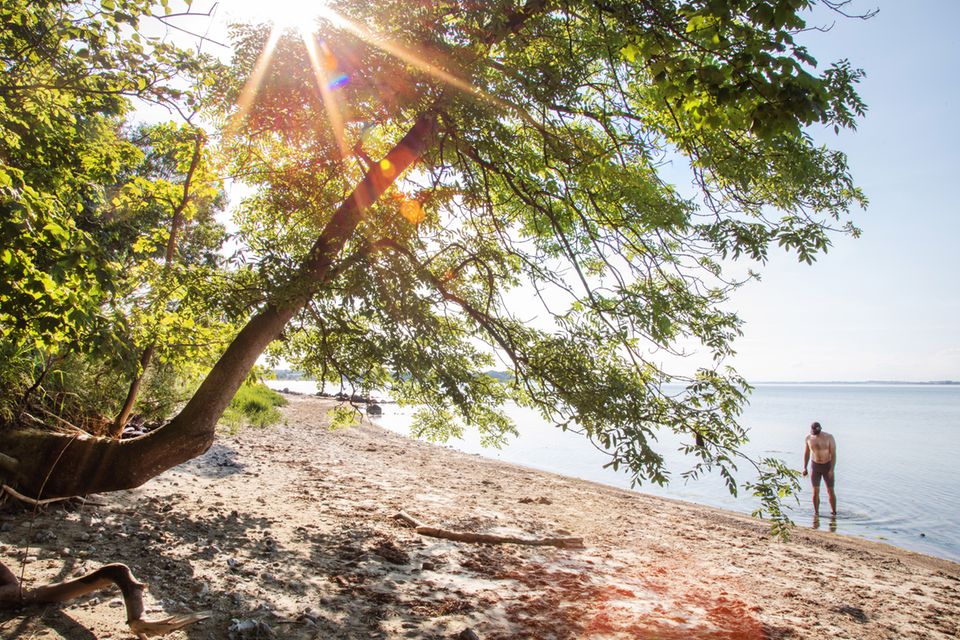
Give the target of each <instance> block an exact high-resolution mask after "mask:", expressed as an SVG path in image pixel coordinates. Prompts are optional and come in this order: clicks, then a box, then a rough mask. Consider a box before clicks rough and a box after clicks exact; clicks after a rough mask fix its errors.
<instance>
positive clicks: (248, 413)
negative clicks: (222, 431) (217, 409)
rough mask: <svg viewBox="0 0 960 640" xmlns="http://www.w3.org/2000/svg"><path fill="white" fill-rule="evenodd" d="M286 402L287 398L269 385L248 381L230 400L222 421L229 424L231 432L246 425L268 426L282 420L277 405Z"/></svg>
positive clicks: (282, 404)
mask: <svg viewBox="0 0 960 640" xmlns="http://www.w3.org/2000/svg"><path fill="white" fill-rule="evenodd" d="M286 404H287V400H286V398H284V397H283V396H282V395H280V394H279V393H277V392H276V391H274V390H272V389H271V388H270V387H268V386H267V385H265V384H262V383H253V382H246V383H244V384H243V386H241V387H240V389H238V390H237V394H236V395H235V396H234V397H233V400H231V401H230V406H228V407H227V410H226V412H224V414H223V418H222V419H221V423H223V424H225V425H227V426H228V428H229V429H230V432H231V433H235V432H236V431H237V430H238V429H240V428H241V427H243V426H245V425H251V426H255V427H261V428H262V427H268V426H270V425H273V424H276V423H277V422H279V421H280V412H279V411H278V410H277V407H282V406H285V405H286Z"/></svg>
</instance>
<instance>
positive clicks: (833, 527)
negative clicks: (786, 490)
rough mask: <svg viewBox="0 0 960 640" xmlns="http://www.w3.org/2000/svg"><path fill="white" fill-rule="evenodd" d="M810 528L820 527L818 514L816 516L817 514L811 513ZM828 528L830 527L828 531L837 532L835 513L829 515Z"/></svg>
mask: <svg viewBox="0 0 960 640" xmlns="http://www.w3.org/2000/svg"><path fill="white" fill-rule="evenodd" d="M810 528H812V529H819V528H820V516H818V515H817V514H814V515H813V523H812V524H811V525H810ZM828 528H829V529H830V533H836V532H837V516H836V514H834V515H832V516H830V525H829V527H828Z"/></svg>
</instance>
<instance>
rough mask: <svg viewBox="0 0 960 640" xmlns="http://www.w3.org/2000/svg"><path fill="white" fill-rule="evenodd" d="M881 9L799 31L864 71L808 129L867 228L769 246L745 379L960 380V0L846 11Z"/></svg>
mask: <svg viewBox="0 0 960 640" xmlns="http://www.w3.org/2000/svg"><path fill="white" fill-rule="evenodd" d="M311 2H312V3H314V4H315V3H316V0H311ZM278 3H279V4H278ZM208 4H209V3H206V4H205V3H201V2H199V1H198V2H196V3H195V7H197V8H201V5H203V8H205V7H206V6H208ZM297 4H310V2H302V3H298V2H297V0H276V1H275V2H272V3H271V2H266V3H265V2H262V1H258V2H252V1H251V0H225V1H223V2H221V3H220V6H219V7H218V10H217V17H216V18H215V20H214V24H212V25H211V32H210V35H211V36H215V37H218V38H224V36H223V25H224V24H225V22H226V20H227V19H229V18H238V17H240V18H242V17H244V16H249V15H257V17H260V18H263V17H264V15H263V13H262V12H263V10H264V8H267V10H268V11H278V10H279V9H278V7H282V6H290V5H294V6H296V5H297ZM251 7H255V8H256V9H251ZM872 9H879V12H878V13H877V15H876V16H875V17H873V18H872V19H870V20H858V19H846V18H843V17H842V16H839V15H837V14H829V13H826V12H822V11H821V12H819V13H818V14H816V17H814V18H813V19H811V20H810V25H811V26H814V25H817V26H828V25H830V24H833V27H832V28H831V29H830V30H829V31H827V32H826V33H821V32H816V31H814V32H808V33H806V34H803V36H802V38H801V40H802V41H803V42H804V43H805V44H806V45H807V46H808V47H809V49H810V52H811V53H812V54H813V55H814V57H816V58H817V59H818V60H819V61H820V63H821V68H826V66H827V65H828V64H829V63H830V62H833V61H835V60H839V59H841V58H847V59H849V60H850V61H851V63H852V64H853V66H855V67H860V68H863V69H864V70H865V71H866V73H867V75H866V77H865V78H864V79H863V81H862V82H861V84H860V94H861V96H862V97H863V99H864V101H865V102H866V103H867V105H868V107H869V111H868V113H867V115H866V117H865V118H863V119H862V120H861V121H860V122H859V125H858V129H857V131H855V132H846V131H843V132H841V134H840V135H839V136H838V135H835V134H834V133H833V131H832V129H831V130H829V131H826V130H824V131H816V132H813V133H814V136H815V138H816V139H817V140H818V141H819V142H822V143H824V144H827V145H828V146H830V147H832V148H837V149H840V150H842V151H844V152H845V153H847V154H848V157H849V163H850V167H851V169H852V172H853V175H854V177H855V179H856V181H857V183H858V184H859V186H860V187H861V188H862V189H863V190H864V191H865V192H866V195H867V197H868V198H869V200H870V205H869V207H868V209H867V210H866V211H856V212H855V213H854V216H853V221H854V223H855V224H856V225H857V226H859V227H860V228H861V229H862V230H863V235H862V237H860V238H859V239H853V238H849V237H845V236H836V237H835V238H834V245H833V247H832V248H831V249H830V251H829V252H828V253H827V254H826V255H824V256H821V257H820V258H819V260H818V261H817V262H816V263H814V265H812V266H810V265H806V264H802V263H799V262H797V261H796V259H795V258H793V257H791V256H788V255H786V254H784V253H782V252H777V251H774V252H773V253H772V254H771V259H770V260H769V261H768V263H767V264H766V265H763V266H761V267H760V268H759V270H760V271H761V273H762V274H763V278H762V281H760V282H755V283H750V284H748V285H747V286H745V287H743V288H741V289H740V290H739V291H738V292H736V293H735V294H734V297H733V299H732V300H731V304H730V308H732V309H734V310H736V311H737V312H738V313H739V315H740V317H741V318H742V319H743V320H744V321H745V326H744V331H745V335H744V336H743V337H742V338H741V339H740V340H739V341H738V343H737V351H738V353H737V356H736V357H735V358H733V359H732V360H730V361H728V362H727V364H731V365H733V366H734V367H735V368H736V369H737V370H738V371H739V372H740V373H741V374H742V375H744V376H745V377H746V378H747V380H749V381H750V382H764V381H862V380H908V381H928V380H945V379H952V380H960V332H958V328H960V321H958V318H960V283H958V269H957V263H958V260H957V258H956V257H955V256H956V255H957V253H958V252H957V249H956V243H957V242H958V239H960V216H958V215H956V214H957V204H956V201H957V199H956V196H955V188H956V185H957V182H955V181H960V125H958V123H957V120H956V118H955V116H954V111H955V110H956V109H958V108H960V100H958V97H960V88H958V85H957V83H956V82H955V78H956V73H957V70H956V65H957V64H958V63H960V39H958V38H956V34H955V29H956V27H955V25H957V24H960V0H922V1H919V2H905V1H904V0H873V1H872V2H868V1H864V0H853V2H852V3H851V4H850V5H848V7H847V11H848V12H854V13H862V12H866V11H870V10H872ZM251 11H259V12H260V13H259V14H251Z"/></svg>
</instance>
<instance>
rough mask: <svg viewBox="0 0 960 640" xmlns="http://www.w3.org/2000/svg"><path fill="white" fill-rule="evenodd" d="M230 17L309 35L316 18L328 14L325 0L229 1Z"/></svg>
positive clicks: (227, 6)
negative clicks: (265, 23)
mask: <svg viewBox="0 0 960 640" xmlns="http://www.w3.org/2000/svg"><path fill="white" fill-rule="evenodd" d="M225 4H226V9H227V12H228V13H229V15H230V17H231V18H233V19H236V20H238V21H241V22H261V23H262V22H268V23H271V24H272V25H273V28H274V29H275V30H277V31H288V30H292V31H299V32H300V33H301V34H309V33H310V32H311V31H312V30H313V29H314V27H315V24H316V21H317V18H319V17H321V16H324V15H326V14H328V13H329V9H327V3H326V2H325V0H229V1H228V2H227V3H225Z"/></svg>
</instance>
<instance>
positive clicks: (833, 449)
mask: <svg viewBox="0 0 960 640" xmlns="http://www.w3.org/2000/svg"><path fill="white" fill-rule="evenodd" d="M836 466H837V441H836V440H835V439H834V437H833V436H830V471H831V472H833V470H834V469H835V468H836Z"/></svg>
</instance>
